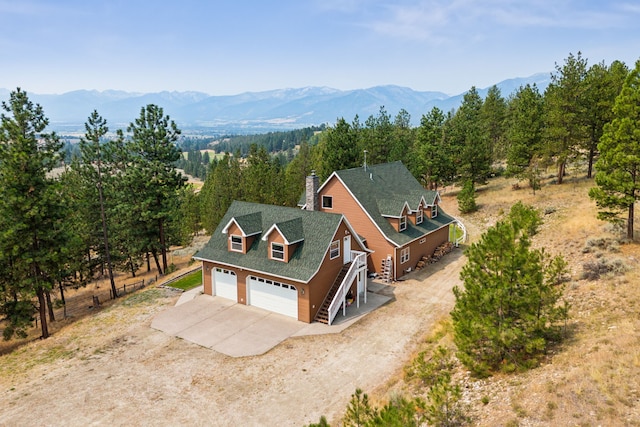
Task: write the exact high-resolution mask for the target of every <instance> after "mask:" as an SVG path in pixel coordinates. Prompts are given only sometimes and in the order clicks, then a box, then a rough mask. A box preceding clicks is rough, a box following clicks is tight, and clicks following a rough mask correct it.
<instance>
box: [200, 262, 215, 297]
mask: <svg viewBox="0 0 640 427" xmlns="http://www.w3.org/2000/svg"><path fill="white" fill-rule="evenodd" d="M212 268H213V264H212V263H210V262H209V261H202V286H203V290H202V292H204V293H205V294H207V295H212V294H213V288H212V283H211V270H212Z"/></svg>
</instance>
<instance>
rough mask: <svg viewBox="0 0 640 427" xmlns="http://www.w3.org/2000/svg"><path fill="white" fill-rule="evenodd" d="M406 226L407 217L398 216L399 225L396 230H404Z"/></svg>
mask: <svg viewBox="0 0 640 427" xmlns="http://www.w3.org/2000/svg"><path fill="white" fill-rule="evenodd" d="M406 228H407V217H406V216H404V215H403V216H401V217H400V225H399V226H398V230H399V231H404V230H406Z"/></svg>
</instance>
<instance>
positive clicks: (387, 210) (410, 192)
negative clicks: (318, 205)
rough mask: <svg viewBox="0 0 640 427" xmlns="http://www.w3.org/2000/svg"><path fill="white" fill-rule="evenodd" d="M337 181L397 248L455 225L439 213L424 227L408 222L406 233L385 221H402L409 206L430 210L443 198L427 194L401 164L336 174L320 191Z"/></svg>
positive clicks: (388, 164) (441, 212)
mask: <svg viewBox="0 0 640 427" xmlns="http://www.w3.org/2000/svg"><path fill="white" fill-rule="evenodd" d="M334 177H335V178H337V179H339V180H340V181H341V182H342V183H343V184H344V186H345V187H346V188H347V189H348V190H349V192H350V193H351V194H352V195H353V197H354V198H355V199H356V201H357V202H358V203H359V204H360V206H362V208H363V209H364V210H365V211H366V212H367V214H368V215H369V217H370V218H371V220H372V221H373V222H374V223H375V224H376V226H377V227H378V229H379V230H380V231H381V232H382V233H383V234H384V235H385V237H386V238H387V240H389V241H391V242H392V243H394V244H395V245H396V246H402V245H405V244H407V243H409V242H411V241H413V240H415V239H417V238H419V237H422V236H424V235H425V234H428V233H430V232H432V231H435V230H437V229H439V228H441V227H443V226H445V225H447V224H450V223H452V222H453V221H454V220H453V218H452V217H450V216H449V215H447V214H445V213H444V212H443V211H442V210H440V209H439V210H438V211H439V212H438V215H437V216H436V217H435V218H433V219H429V218H428V217H426V216H425V217H424V219H423V221H422V223H421V224H418V225H415V224H413V223H412V222H411V221H407V229H406V230H404V231H402V232H398V231H396V230H395V229H394V228H393V227H392V226H391V224H389V221H388V220H387V219H386V218H385V217H394V218H397V217H400V216H401V215H402V211H403V209H404V207H405V206H407V207H408V209H409V210H411V211H415V210H417V209H418V206H419V205H420V202H421V201H424V203H425V204H426V205H427V206H429V205H433V204H434V203H435V201H436V200H437V199H438V198H439V195H438V192H437V191H431V190H425V189H424V188H423V187H422V185H420V183H419V182H418V181H417V180H416V179H415V178H414V177H413V175H411V172H409V170H408V169H407V168H406V167H405V166H404V165H403V164H402V162H400V161H397V162H392V163H383V164H379V165H373V166H367V168H366V169H365V168H363V167H358V168H353V169H345V170H341V171H336V172H333V174H331V176H330V177H329V178H328V179H327V181H325V183H324V184H323V185H322V186H321V187H320V191H321V190H322V188H323V187H324V186H325V185H326V184H327V182H329V181H330V180H331V179H332V178H334Z"/></svg>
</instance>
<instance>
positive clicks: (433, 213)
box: [431, 205, 438, 218]
mask: <svg viewBox="0 0 640 427" xmlns="http://www.w3.org/2000/svg"><path fill="white" fill-rule="evenodd" d="M437 216H438V205H433V206H431V218H435V217H437Z"/></svg>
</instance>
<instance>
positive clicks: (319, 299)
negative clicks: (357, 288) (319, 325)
mask: <svg viewBox="0 0 640 427" xmlns="http://www.w3.org/2000/svg"><path fill="white" fill-rule="evenodd" d="M334 202H335V198H334ZM334 206H335V205H334ZM352 225H353V224H352ZM347 234H350V232H349V229H348V228H347V226H346V224H345V223H344V221H343V222H342V223H341V224H340V227H338V231H337V232H336V234H335V235H334V236H333V239H332V241H336V240H337V241H339V242H340V256H339V257H337V258H335V259H330V258H331V254H330V250H329V248H327V253H326V254H325V256H324V260H323V261H322V266H321V267H320V270H319V271H318V273H317V274H316V275H315V276H313V278H312V279H311V280H310V281H309V287H308V288H309V292H308V293H306V292H305V296H307V295H308V304H307V307H306V308H307V309H308V316H309V317H308V318H309V320H308V321H309V322H311V321H313V319H314V318H315V317H316V313H317V312H318V310H319V309H320V306H321V305H322V303H323V302H324V299H325V297H326V296H327V294H328V293H329V290H330V289H331V286H333V283H334V282H335V280H336V278H337V277H338V274H339V273H340V270H342V266H343V265H344V264H343V255H344V246H343V245H344V241H343V238H344V236H346V235H347ZM351 250H352V251H361V252H364V248H363V247H361V246H360V245H358V242H357V241H356V240H355V238H353V237H352V238H351ZM300 308H301V307H300V306H299V307H298V315H299V317H301V316H300V314H301V311H300ZM300 320H302V321H307V320H303V319H302V318H301V319H300Z"/></svg>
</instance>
